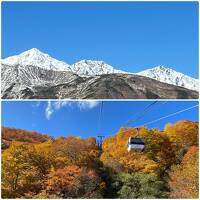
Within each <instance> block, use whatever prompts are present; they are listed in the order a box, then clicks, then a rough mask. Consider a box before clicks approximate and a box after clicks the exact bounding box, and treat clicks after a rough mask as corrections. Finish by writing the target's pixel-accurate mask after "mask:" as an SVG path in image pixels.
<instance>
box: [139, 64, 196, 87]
mask: <svg viewBox="0 0 200 200" xmlns="http://www.w3.org/2000/svg"><path fill="white" fill-rule="evenodd" d="M136 74H138V75H141V76H145V77H149V78H152V79H155V80H157V81H160V82H164V83H168V84H172V85H177V86H180V87H185V88H188V89H191V90H196V91H198V90H199V86H198V80H197V79H194V78H192V77H189V76H187V75H185V74H183V73H180V72H177V71H175V70H173V69H171V68H168V67H164V66H163V65H159V66H156V67H154V68H151V69H147V70H144V71H141V72H138V73H136Z"/></svg>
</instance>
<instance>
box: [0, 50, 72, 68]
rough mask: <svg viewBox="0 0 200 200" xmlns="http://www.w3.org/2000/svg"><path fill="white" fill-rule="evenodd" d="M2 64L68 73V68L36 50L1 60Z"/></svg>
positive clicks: (66, 65)
mask: <svg viewBox="0 0 200 200" xmlns="http://www.w3.org/2000/svg"><path fill="white" fill-rule="evenodd" d="M2 64H4V65H10V66H17V65H19V66H22V67H23V66H35V67H40V68H43V69H48V70H55V71H70V66H69V65H68V64H66V63H64V62H62V61H58V60H56V59H54V58H52V57H50V56H49V55H48V54H45V53H42V52H41V51H39V50H38V49H36V48H33V49H30V50H28V51H25V52H23V53H21V54H19V55H16V56H11V57H8V58H6V59H3V60H2Z"/></svg>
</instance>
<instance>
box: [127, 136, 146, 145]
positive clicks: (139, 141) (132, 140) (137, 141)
mask: <svg viewBox="0 0 200 200" xmlns="http://www.w3.org/2000/svg"><path fill="white" fill-rule="evenodd" d="M130 144H144V139H143V138H136V137H135V138H134V137H131V138H130Z"/></svg>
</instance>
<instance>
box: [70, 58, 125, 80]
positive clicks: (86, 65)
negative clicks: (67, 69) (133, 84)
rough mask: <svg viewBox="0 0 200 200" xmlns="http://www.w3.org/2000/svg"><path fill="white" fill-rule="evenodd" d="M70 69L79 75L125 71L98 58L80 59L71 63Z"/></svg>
mask: <svg viewBox="0 0 200 200" xmlns="http://www.w3.org/2000/svg"><path fill="white" fill-rule="evenodd" d="M71 69H72V71H73V72H74V73H76V74H78V75H80V76H96V75H102V74H111V73H125V72H123V71H121V70H117V69H115V68H114V67H112V66H111V65H109V64H107V63H105V62H104V61H99V60H81V61H79V62H77V63H75V64H73V65H71Z"/></svg>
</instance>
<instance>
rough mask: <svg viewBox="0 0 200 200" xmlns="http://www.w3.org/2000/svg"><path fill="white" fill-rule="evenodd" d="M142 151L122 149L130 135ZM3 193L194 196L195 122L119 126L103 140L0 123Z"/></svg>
mask: <svg viewBox="0 0 200 200" xmlns="http://www.w3.org/2000/svg"><path fill="white" fill-rule="evenodd" d="M136 136H137V137H142V138H143V139H144V142H145V149H144V150H143V151H130V152H128V151H127V144H128V139H129V137H136ZM2 137H3V139H4V141H7V142H8V141H9V142H8V145H4V146H2V147H3V151H2V197H3V198H50V199H51V198H54V199H55V198H198V123H196V122H191V121H179V122H177V123H175V124H173V125H170V124H168V125H166V127H165V129H164V130H163V131H161V130H159V129H147V128H145V127H140V128H139V129H134V128H122V129H120V130H119V132H118V133H117V134H116V135H114V136H113V137H108V138H106V139H105V140H104V142H103V145H102V148H101V149H99V147H98V146H97V144H96V139H95V138H88V139H82V138H80V137H73V136H70V137H60V138H57V139H53V138H51V137H48V136H46V135H41V134H39V133H35V132H27V131H23V130H18V129H9V128H2Z"/></svg>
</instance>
